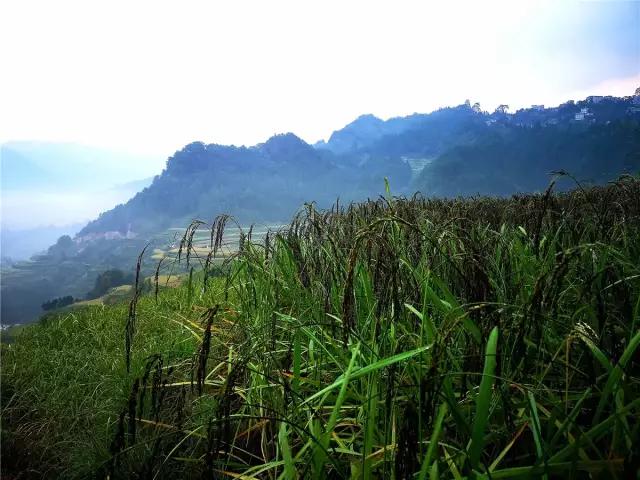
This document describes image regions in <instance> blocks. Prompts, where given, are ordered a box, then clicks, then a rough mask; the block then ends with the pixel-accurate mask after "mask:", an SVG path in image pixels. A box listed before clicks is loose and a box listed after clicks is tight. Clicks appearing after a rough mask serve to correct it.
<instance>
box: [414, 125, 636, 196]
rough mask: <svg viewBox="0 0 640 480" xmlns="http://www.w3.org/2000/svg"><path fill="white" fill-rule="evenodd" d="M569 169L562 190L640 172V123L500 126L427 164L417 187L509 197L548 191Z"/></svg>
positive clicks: (429, 192) (444, 193)
mask: <svg viewBox="0 0 640 480" xmlns="http://www.w3.org/2000/svg"><path fill="white" fill-rule="evenodd" d="M561 170H562V171H566V172H567V173H569V174H570V175H571V176H572V177H573V179H570V178H568V177H564V178H562V179H561V183H560V184H558V185H557V187H556V188H562V189H566V188H575V187H576V183H575V182H576V181H578V182H580V183H587V184H603V183H606V182H608V181H610V180H615V179H616V177H618V176H619V175H621V174H625V173H626V174H638V173H639V172H640V122H639V121H638V120H637V119H625V120H619V121H613V122H610V123H606V124H590V125H582V124H580V125H576V124H568V125H551V126H547V127H542V126H540V125H537V126H534V127H515V128H509V127H505V126H496V127H493V128H492V129H491V131H489V132H486V134H484V135H483V136H481V137H480V138H478V140H477V141H476V142H473V143H471V144H467V145H458V146H455V147H453V148H451V149H449V150H448V151H446V152H445V153H443V154H442V155H440V156H438V157H437V158H436V159H434V160H433V161H432V162H430V163H429V164H428V165H426V166H425V168H424V169H423V170H422V172H421V174H420V176H419V177H418V179H417V180H416V182H415V184H414V186H415V188H416V189H417V190H420V191H421V192H422V193H423V194H425V195H429V196H439V197H452V196H468V195H476V194H480V195H500V196H508V195H511V194H513V193H515V192H540V191H544V190H545V189H546V188H547V186H548V184H549V181H550V174H551V172H553V171H561Z"/></svg>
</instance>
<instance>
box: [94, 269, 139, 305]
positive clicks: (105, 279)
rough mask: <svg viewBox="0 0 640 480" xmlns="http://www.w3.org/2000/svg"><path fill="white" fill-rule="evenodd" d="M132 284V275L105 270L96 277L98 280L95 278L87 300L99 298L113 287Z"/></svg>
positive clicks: (115, 270) (116, 270) (120, 271)
mask: <svg viewBox="0 0 640 480" xmlns="http://www.w3.org/2000/svg"><path fill="white" fill-rule="evenodd" d="M133 282H134V277H133V274H126V273H124V272H123V271H122V270H118V269H117V268H114V269H112V270H107V271H105V272H102V273H101V274H100V275H98V278H96V283H95V285H94V286H93V290H91V291H90V292H89V293H88V294H87V299H88V300H91V299H93V298H98V297H101V296H102V295H104V294H105V293H107V292H108V291H109V289H111V288H113V287H119V286H120V285H129V284H132V283H133Z"/></svg>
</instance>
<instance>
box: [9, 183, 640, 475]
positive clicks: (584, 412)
mask: <svg viewBox="0 0 640 480" xmlns="http://www.w3.org/2000/svg"><path fill="white" fill-rule="evenodd" d="M228 225H229V221H228V219H227V217H219V218H218V219H217V220H216V221H215V222H214V224H213V225H211V226H204V225H202V224H194V225H193V226H192V227H190V228H189V229H187V231H186V232H185V233H184V236H183V238H182V240H181V241H179V242H178V243H176V245H175V249H176V251H175V252H173V257H174V258H173V259H174V260H175V261H180V262H181V263H182V264H183V266H184V265H185V264H189V265H191V266H194V267H195V268H194V269H193V270H189V271H190V274H189V275H188V277H185V278H184V279H183V281H182V284H181V285H180V286H179V287H177V288H172V289H163V290H160V291H159V292H158V290H157V289H156V290H155V291H154V289H153V288H151V289H150V291H149V292H148V293H145V294H142V293H141V294H140V295H134V298H133V300H132V301H131V303H130V304H128V305H126V304H121V305H113V306H95V307H86V308H82V309H78V310H74V311H70V312H63V313H61V314H60V315H59V316H57V317H51V318H48V319H47V321H46V322H44V323H42V324H41V325H38V326H34V327H29V328H26V329H24V330H23V331H22V332H21V334H20V335H19V337H18V338H17V339H16V341H15V342H14V343H12V344H10V345H3V349H2V367H3V368H2V387H3V388H2V422H3V425H2V435H3V437H2V448H3V452H2V453H3V471H4V473H5V474H7V475H9V474H11V475H16V472H18V471H19V472H21V476H20V477H19V478H42V476H43V475H45V476H47V478H55V477H56V476H57V477H59V478H94V477H98V478H111V479H115V478H140V479H143V478H144V479H147V478H148V479H155V478H238V479H252V478H256V479H285V480H290V479H295V478H313V479H320V478H353V479H361V478H362V479H387V478H390V479H398V480H399V479H408V478H416V479H461V478H486V479H498V478H576V479H581V478H620V479H626V478H637V475H638V470H639V469H640V449H639V447H638V446H639V445H640V354H639V349H640V181H638V180H636V179H632V178H623V179H620V180H619V181H618V182H616V183H614V184H610V185H608V186H606V187H599V188H589V189H583V188H581V187H579V188H577V189H576V190H575V191H573V192H571V193H566V194H554V193H552V190H551V189H550V190H548V191H547V192H546V193H544V194H539V195H523V196H515V197H512V198H510V199H495V198H474V199H459V200H437V199H423V198H412V199H404V198H395V197H392V196H391V195H390V194H388V195H387V196H386V198H381V199H379V200H377V201H371V202H367V203H362V204H356V205H349V206H341V205H339V204H337V205H336V206H335V207H334V208H333V209H332V210H329V211H316V210H314V209H313V208H312V207H310V206H309V207H307V208H305V209H304V210H303V211H301V212H300V214H299V215H298V216H297V217H296V218H294V219H293V220H292V222H291V223H290V225H288V226H287V227H285V228H282V229H280V230H279V231H278V232H277V233H275V232H271V233H267V231H265V232H261V235H259V237H258V236H254V235H253V234H252V232H249V231H246V230H245V231H243V232H241V233H237V235H238V236H237V242H238V243H237V245H238V248H237V249H234V250H233V251H229V252H227V254H226V255H225V256H224V261H223V262H213V261H211V259H213V258H216V256H217V255H218V253H219V251H220V249H222V248H223V238H225V229H227V226H228ZM204 228H208V234H207V235H206V237H205V235H203V233H202V231H203V229H204ZM226 232H227V233H226V235H227V236H228V235H230V234H231V233H232V230H229V229H227V230H226ZM154 254H155V255H158V252H155V253H154ZM146 255H147V256H146V257H145V256H142V258H141V261H142V262H151V261H153V260H151V258H150V257H151V255H152V253H151V252H149V253H147V254H146ZM133 261H135V259H133ZM139 291H140V292H142V289H141V288H139ZM8 459H9V460H8Z"/></svg>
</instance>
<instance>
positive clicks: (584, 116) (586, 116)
mask: <svg viewBox="0 0 640 480" xmlns="http://www.w3.org/2000/svg"><path fill="white" fill-rule="evenodd" d="M573 118H574V120H576V121H578V122H581V121H583V120H593V112H590V111H589V109H588V108H587V107H582V108H581V109H580V113H576V114H575V116H574V117H573Z"/></svg>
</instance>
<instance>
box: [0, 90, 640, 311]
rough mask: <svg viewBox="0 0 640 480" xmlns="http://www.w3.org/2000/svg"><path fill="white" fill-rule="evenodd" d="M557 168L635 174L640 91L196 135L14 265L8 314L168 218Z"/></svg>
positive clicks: (504, 180)
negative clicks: (262, 138) (246, 134)
mask: <svg viewBox="0 0 640 480" xmlns="http://www.w3.org/2000/svg"><path fill="white" fill-rule="evenodd" d="M5 152H6V150H5ZM18 153H20V152H18ZM11 155H12V156H10V157H9V158H10V160H9V161H10V162H14V161H15V162H16V163H15V165H20V163H19V160H20V159H19V157H18V156H17V154H16V153H15V152H13V153H11ZM3 158H5V157H4V154H3ZM22 166H23V167H24V168H23V170H22V175H23V176H29V175H39V173H38V170H37V168H36V167H38V168H40V167H41V165H38V164H36V167H34V166H31V165H29V163H28V162H27V163H25V164H24V165H22ZM559 170H565V171H567V172H568V173H570V174H571V175H572V176H573V179H571V178H569V177H564V179H562V181H560V182H559V183H558V184H557V188H572V187H575V183H574V181H579V182H584V183H585V184H589V183H604V182H607V181H610V180H614V179H616V178H617V177H618V176H619V175H621V174H625V173H627V174H633V175H637V174H638V173H639V172H640V97H626V98H613V97H610V98H602V97H595V98H591V99H588V100H584V101H580V102H567V103H565V104H563V105H560V106H558V107H554V108H544V107H542V106H536V107H532V108H529V109H523V110H519V111H517V112H515V113H511V114H510V113H507V112H506V108H505V107H503V108H499V109H497V110H496V111H495V112H492V113H489V112H484V111H482V109H481V108H480V106H479V105H477V104H476V105H471V104H470V103H468V102H467V103H465V104H463V105H459V106H456V107H451V108H444V109H441V110H438V111H435V112H432V113H430V114H413V115H410V116H407V117H399V118H392V119H389V120H381V119H379V118H376V117H374V116H373V115H364V116H361V117H359V118H357V119H356V120H355V121H353V122H352V123H350V124H349V125H347V126H345V127H344V128H342V129H340V130H337V131H335V132H333V134H332V135H331V137H330V138H329V140H328V141H326V142H319V143H317V144H315V145H309V144H307V143H306V142H304V141H303V140H301V139H300V138H298V137H297V136H295V135H294V134H292V133H287V134H283V135H276V136H274V137H272V138H270V139H269V140H267V141H266V142H265V143H262V144H258V145H255V146H252V147H236V146H224V145H215V144H211V145H207V144H204V143H201V142H194V143H191V144H189V145H187V146H185V147H184V148H183V149H181V150H179V151H177V152H176V153H174V154H173V155H172V156H171V157H169V159H168V160H167V162H166V166H165V168H164V170H163V171H162V172H161V173H160V174H159V175H157V176H156V177H154V178H153V181H152V182H151V183H150V184H148V183H144V184H142V185H134V186H133V188H138V187H143V188H142V189H141V190H140V191H139V192H138V193H137V194H135V196H133V198H131V199H130V200H128V201H127V202H126V203H123V204H120V205H118V206H116V207H115V208H113V209H111V210H108V211H105V212H104V213H102V214H101V215H100V216H99V217H98V218H96V219H95V220H94V221H92V222H90V223H88V224H87V225H86V226H85V227H84V228H83V229H82V230H80V231H79V232H78V234H77V235H76V236H75V242H70V241H69V239H66V241H65V242H62V243H63V244H65V245H67V244H68V245H69V246H68V248H65V249H61V248H58V247H56V246H53V247H50V248H49V249H48V251H47V252H46V253H44V254H42V255H39V256H37V257H34V259H33V260H32V261H31V262H18V263H17V264H15V265H14V266H13V267H12V268H9V269H7V268H5V269H4V271H3V282H2V305H1V307H2V321H3V323H16V322H25V321H31V320H33V319H34V318H36V317H37V316H38V315H39V313H40V312H41V311H40V304H41V303H43V302H45V301H47V300H50V299H51V298H54V297H60V296H65V295H73V296H74V297H77V298H81V297H83V296H84V295H86V292H88V291H89V290H90V289H91V288H92V286H93V283H94V282H95V279H96V278H97V276H98V275H99V274H100V273H101V272H103V271H105V270H108V269H111V268H120V269H123V270H130V269H131V268H132V267H133V266H134V264H135V257H136V255H137V253H138V252H139V251H140V250H141V249H142V248H143V247H144V245H145V244H146V241H147V239H150V238H154V239H156V240H158V239H159V238H165V239H166V238H167V237H168V234H167V228H170V227H186V226H187V225H188V224H189V223H190V221H191V220H192V219H196V218H197V219H202V220H207V221H211V220H212V219H213V218H214V217H215V216H216V215H218V214H221V213H227V214H231V215H233V216H234V217H235V218H236V219H237V220H238V221H239V222H240V223H241V224H244V225H248V224H250V223H253V222H256V223H268V224H270V223H282V222H287V221H289V220H290V218H291V215H292V214H293V213H294V212H295V211H296V210H297V209H299V208H301V207H302V206H303V205H304V203H306V202H315V203H316V204H317V205H318V206H319V207H329V206H331V205H333V204H335V202H336V199H338V198H339V199H340V203H341V204H342V205H344V204H346V203H347V202H350V201H358V200H364V199H366V198H368V197H369V198H371V197H377V196H378V195H381V194H384V179H385V177H386V178H388V179H389V182H390V185H391V189H392V193H394V194H396V195H412V194H414V193H415V192H417V191H419V192H421V193H422V194H423V195H426V196H440V197H449V196H458V195H475V194H492V195H510V194H514V193H518V192H535V191H544V190H545V189H546V188H547V186H548V185H549V182H550V180H551V172H552V171H559ZM14 172H20V170H19V169H18V168H17V167H16V169H14ZM17 178H20V175H14V177H13V179H14V180H12V181H13V182H14V184H17V183H16V182H17V181H16V180H15V179H17ZM574 179H575V180H574ZM3 181H4V180H3ZM3 185H4V184H3ZM96 195H97V196H99V195H100V194H99V191H98V190H96ZM58 243H60V242H58ZM144 268H151V267H150V266H148V265H147V264H145V266H144Z"/></svg>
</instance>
